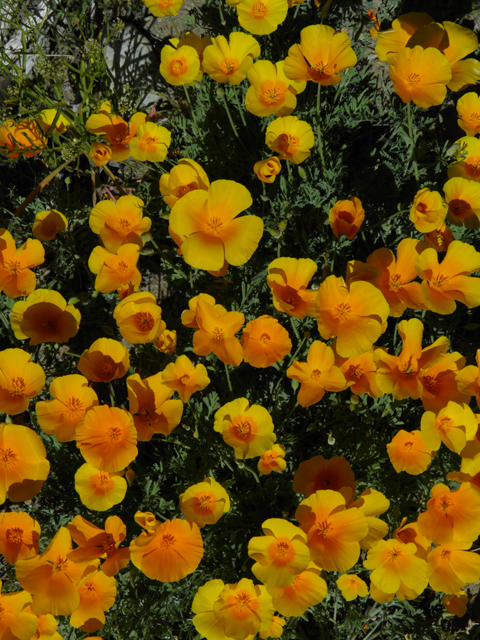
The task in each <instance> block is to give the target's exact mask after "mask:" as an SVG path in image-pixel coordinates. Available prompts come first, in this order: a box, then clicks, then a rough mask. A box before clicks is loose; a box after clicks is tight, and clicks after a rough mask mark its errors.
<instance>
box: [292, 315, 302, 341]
mask: <svg viewBox="0 0 480 640" xmlns="http://www.w3.org/2000/svg"><path fill="white" fill-rule="evenodd" d="M290 322H291V325H292V329H293V333H294V334H295V337H296V338H297V340H300V335H299V333H298V329H297V325H296V323H295V319H294V317H293V316H290Z"/></svg>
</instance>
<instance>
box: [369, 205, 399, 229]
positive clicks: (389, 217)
mask: <svg viewBox="0 0 480 640" xmlns="http://www.w3.org/2000/svg"><path fill="white" fill-rule="evenodd" d="M409 211H410V209H402V210H401V211H397V212H396V213H392V215H391V216H388V217H387V218H384V219H383V220H380V222H376V223H375V224H371V225H370V226H369V227H365V229H362V231H370V230H371V229H376V228H377V227H380V226H381V225H382V224H384V223H385V222H388V221H389V220H391V219H392V218H396V217H397V216H399V215H400V214H401V213H408V212H409Z"/></svg>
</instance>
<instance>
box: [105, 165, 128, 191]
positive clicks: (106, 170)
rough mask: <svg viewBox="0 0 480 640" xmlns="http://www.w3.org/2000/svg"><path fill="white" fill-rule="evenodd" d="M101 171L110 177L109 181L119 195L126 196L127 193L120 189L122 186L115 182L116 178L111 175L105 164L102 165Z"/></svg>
mask: <svg viewBox="0 0 480 640" xmlns="http://www.w3.org/2000/svg"><path fill="white" fill-rule="evenodd" d="M102 169H103V170H104V171H105V173H106V174H107V175H108V176H109V177H110V179H111V180H113V183H114V184H115V186H116V187H117V189H118V190H119V191H120V193H121V194H122V196H126V195H127V192H126V191H125V189H124V188H123V187H122V185H121V184H120V183H119V181H118V180H117V177H116V176H115V175H114V174H113V173H112V171H111V169H109V168H108V167H107V165H106V164H104V165H103V167H102Z"/></svg>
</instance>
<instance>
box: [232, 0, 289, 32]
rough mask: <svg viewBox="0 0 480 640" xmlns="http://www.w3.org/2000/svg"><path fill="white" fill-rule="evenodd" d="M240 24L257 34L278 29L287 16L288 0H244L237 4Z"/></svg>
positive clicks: (246, 29)
mask: <svg viewBox="0 0 480 640" xmlns="http://www.w3.org/2000/svg"><path fill="white" fill-rule="evenodd" d="M235 8H236V9H237V17H238V22H239V23H240V25H241V26H242V27H243V28H244V29H245V31H249V32H250V33H254V34H255V35H262V36H263V35H267V34H269V33H273V32H274V31H276V30H277V27H278V25H279V24H281V23H282V22H283V21H284V20H285V18H286V17H287V11H288V3H287V0H242V2H239V3H238V4H236V5H235Z"/></svg>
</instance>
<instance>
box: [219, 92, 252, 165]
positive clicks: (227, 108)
mask: <svg viewBox="0 0 480 640" xmlns="http://www.w3.org/2000/svg"><path fill="white" fill-rule="evenodd" d="M219 93H220V95H221V96H222V100H223V105H224V107H225V111H226V112H227V116H228V120H229V122H230V126H231V127H232V131H233V134H234V136H235V137H236V138H237V140H238V141H239V142H240V144H241V145H242V147H243V148H244V150H245V151H246V152H247V153H248V154H249V153H250V152H249V151H248V149H247V147H246V146H245V145H244V144H243V142H242V139H241V138H240V136H239V135H238V131H237V127H236V126H235V123H234V122H233V119H232V114H231V113H230V108H229V106H228V102H227V99H226V98H225V91H224V90H223V89H222V90H221V92H219Z"/></svg>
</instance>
